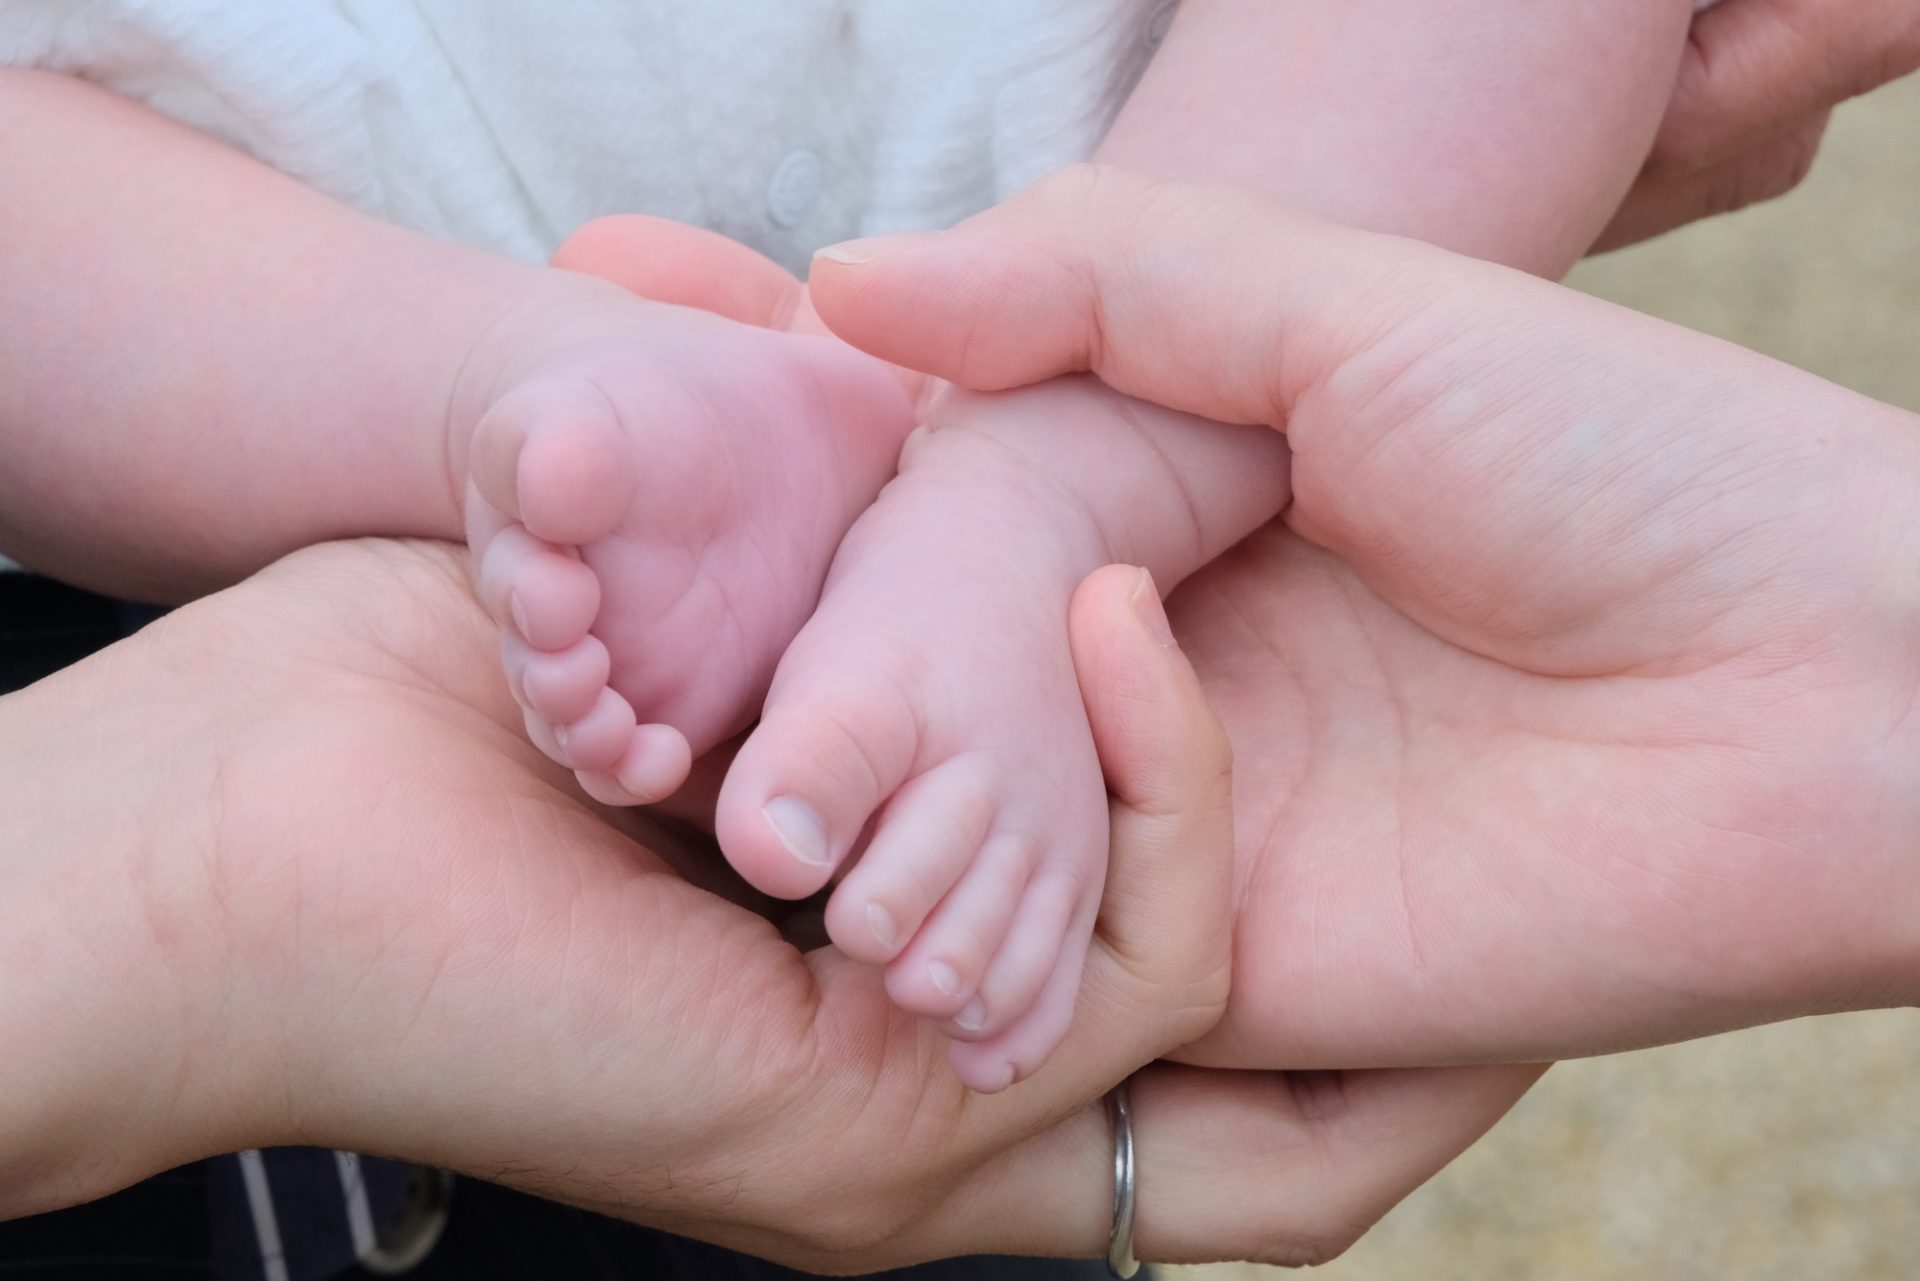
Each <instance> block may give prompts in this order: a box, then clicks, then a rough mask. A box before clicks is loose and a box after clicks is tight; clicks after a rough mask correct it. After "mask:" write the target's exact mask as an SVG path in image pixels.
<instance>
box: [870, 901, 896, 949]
mask: <svg viewBox="0 0 1920 1281" xmlns="http://www.w3.org/2000/svg"><path fill="white" fill-rule="evenodd" d="M867 928H868V929H870V930H872V931H873V937H874V938H875V939H876V940H877V941H878V942H879V944H880V946H881V947H884V948H886V949H888V950H889V951H891V950H892V948H893V941H894V939H896V938H898V937H899V928H898V927H897V926H895V925H894V923H893V913H892V912H889V911H888V910H887V909H886V908H884V907H881V906H880V905H879V904H878V903H869V904H867Z"/></svg>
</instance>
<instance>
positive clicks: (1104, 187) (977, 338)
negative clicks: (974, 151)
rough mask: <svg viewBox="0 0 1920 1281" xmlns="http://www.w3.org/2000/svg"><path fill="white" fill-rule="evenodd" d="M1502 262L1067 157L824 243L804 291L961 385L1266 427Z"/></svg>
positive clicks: (834, 321) (857, 336) (837, 325)
mask: <svg viewBox="0 0 1920 1281" xmlns="http://www.w3.org/2000/svg"><path fill="white" fill-rule="evenodd" d="M1502 277H1511V278H1512V279H1513V280H1515V281H1524V280H1526V279H1528V278H1526V277H1523V276H1521V275H1520V273H1517V272H1512V271H1507V270H1505V269H1502V268H1498V267H1492V266H1489V265H1487V264H1484V263H1474V262H1471V261H1469V260H1466V259H1461V258H1457V257H1455V256H1453V255H1449V254H1445V253H1442V252H1440V251H1438V250H1435V249H1432V248H1431V247H1429V246H1425V245H1418V244H1416V243H1415V242H1413V241H1407V240H1400V239H1397V238H1395V237H1390V236H1382V235H1376V234H1371V233H1366V232H1359V231H1353V230H1350V229H1348V228H1344V227H1340V226H1337V225H1335V224H1333V223H1329V222H1325V221H1323V220H1320V219H1316V218H1312V217H1309V216H1306V215H1303V214H1301V213H1298V212H1297V211H1295V210H1293V209H1292V208H1291V207H1290V206H1288V205H1286V204H1284V203H1282V202H1280V201H1277V200H1274V199H1271V198H1268V197H1265V196H1260V195H1257V194H1254V193H1252V192H1248V191H1245V190H1243V189H1240V188H1235V187H1226V186H1214V185H1209V184H1201V183H1186V182H1166V181H1161V180H1157V179H1153V178H1149V177H1147V176H1145V175H1142V174H1136V173H1132V172H1129V171H1126V170H1119V169H1112V168H1103V167H1095V166H1074V167H1072V168H1070V169H1066V170H1062V171H1060V172H1059V173H1056V174H1054V175H1052V176H1051V177H1048V178H1046V179H1043V180H1042V181H1041V182H1039V183H1038V184H1036V185H1035V186H1034V187H1032V188H1030V189H1029V190H1028V191H1027V192H1025V193H1023V194H1022V195H1020V196H1018V197H1015V198H1014V199H1013V200H1011V201H1008V202H1007V203H1005V204H1002V205H1000V206H998V207H996V208H994V209H991V210H989V211H987V212H986V213H983V214H980V215H977V216H976V217H973V218H970V219H968V220H967V221H965V222H963V223H961V224H959V225H958V226H956V227H954V228H952V229H951V230H948V231H945V232H939V233H923V234H913V235H905V236H897V237H885V238H880V239H873V240H862V241H851V242H848V243H847V244H845V245H838V246H834V247H832V248H829V249H827V250H824V251H822V253H821V255H820V256H819V257H818V258H817V259H816V260H815V263H814V272H813V286H812V287H813V291H814V304H815V306H816V307H817V308H818V309H819V311H820V315H821V317H822V318H823V319H824V320H825V321H826V322H827V324H828V325H829V326H830V327H831V328H832V329H833V330H834V331H835V332H836V333H838V334H840V335H841V336H842V337H843V338H846V339H847V340H848V341H850V342H852V343H853V344H854V345H856V346H859V347H862V348H864V349H866V350H868V351H871V352H873V353H874V354H875V355H877V356H880V357H882V358H883V359H886V360H891V361H894V362H895V363H898V364H904V365H908V366H910V367H913V368H917V369H924V370H926V371H927V372H928V373H931V374H934V375H936V376H939V377H942V378H946V379H949V380H951V381H954V382H957V383H960V384H962V385H963V386H968V387H976V388H982V389H998V388H1004V387H1013V386H1020V385H1024V384H1026V383H1032V382H1038V381H1040V380H1042V379H1045V378H1050V377H1053V376H1055V375H1057V374H1063V373H1069V372H1074V371H1079V370H1091V371H1092V372H1094V373H1096V374H1098V375H1099V376H1100V377H1101V378H1102V379H1103V380H1104V381H1105V382H1107V383H1108V384H1109V385H1111V386H1113V387H1114V388H1116V389H1117V390H1119V391H1123V392H1126V393H1128V394H1130V395H1134V396H1138V397H1141V398H1142V399H1145V400H1149V401H1153V402H1155V403H1157V404H1161V405H1166V406H1169V407H1171V408H1176V409H1184V410H1187V411H1188V412H1191V413H1196V414H1200V415H1202V416H1204V417H1208V418H1213V419H1217V420H1220V421H1225V422H1241V423H1256V422H1257V423H1278V422H1280V421H1281V420H1282V419H1283V418H1284V417H1285V410H1286V408H1287V407H1288V406H1289V405H1290V404H1291V403H1292V401H1293V399H1294V398H1295V397H1296V396H1297V395H1298V394H1299V393H1300V391H1301V390H1302V389H1304V388H1306V387H1308V386H1311V385H1312V384H1313V383H1314V382H1316V381H1318V380H1319V379H1321V378H1323V377H1324V376H1325V375H1326V374H1327V373H1329V372H1331V371H1332V370H1333V369H1334V368H1336V367H1337V366H1338V365H1339V364H1340V363H1341V361H1342V360H1344V359H1345V358H1347V357H1350V356H1352V355H1355V354H1357V353H1358V352H1360V351H1361V350H1363V349H1364V348H1365V347H1366V346H1367V345H1368V343H1369V342H1370V341H1371V339H1372V337H1373V335H1374V334H1375V333H1376V332H1377V331H1378V330H1379V329H1380V328H1381V327H1382V326H1387V327H1391V326H1392V325H1393V323H1394V322H1395V321H1396V320H1399V319H1404V318H1406V317H1410V316H1413V315H1416V314H1419V313H1421V312H1422V311H1423V310H1426V309H1427V308H1429V307H1432V308H1434V309H1435V310H1436V314H1439V313H1443V312H1445V310H1446V307H1447V306H1448V305H1450V304H1453V303H1455V302H1457V301H1460V300H1463V299H1470V298H1471V297H1472V296H1473V295H1474V294H1476V293H1477V292H1480V291H1481V290H1483V289H1484V288H1485V286H1486V285H1487V282H1489V281H1498V280H1499V279H1500V278H1502ZM1533 283H1534V284H1535V286H1536V287H1537V288H1541V289H1545V288H1548V286H1545V285H1541V284H1539V282H1533ZM1513 287H1515V288H1518V287H1520V286H1518V285H1515V286H1513ZM1452 314H1455V315H1457V313H1452Z"/></svg>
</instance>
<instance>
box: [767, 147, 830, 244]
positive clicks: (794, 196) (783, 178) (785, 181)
mask: <svg viewBox="0 0 1920 1281" xmlns="http://www.w3.org/2000/svg"><path fill="white" fill-rule="evenodd" d="M825 178H826V171H825V166H823V165H822V164H821V163H820V157H819V156H816V155H815V154H813V152H811V151H808V150H807V149H806V148H804V147H802V148H801V149H800V150H798V151H796V152H794V153H793V154H792V155H790V156H788V157H787V158H786V159H785V160H782V161H781V162H780V167H779V168H778V169H775V170H774V171H773V181H772V182H770V183H769V184H767V214H768V216H769V217H771V218H772V219H773V221H774V225H776V226H780V227H797V226H799V225H800V224H801V223H803V222H805V221H806V220H807V215H808V214H811V213H812V212H813V210H814V206H816V205H818V204H819V203H820V193H821V191H822V189H823V188H824V186H825Z"/></svg>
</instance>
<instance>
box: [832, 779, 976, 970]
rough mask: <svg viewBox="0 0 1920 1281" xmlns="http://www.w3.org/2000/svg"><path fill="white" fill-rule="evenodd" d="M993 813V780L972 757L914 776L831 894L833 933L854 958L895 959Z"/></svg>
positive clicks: (971, 853) (969, 856)
mask: <svg viewBox="0 0 1920 1281" xmlns="http://www.w3.org/2000/svg"><path fill="white" fill-rule="evenodd" d="M992 819H993V802H992V799H991V785H990V782H989V781H988V780H987V779H986V778H985V777H984V771H983V770H982V769H981V768H980V767H979V766H978V764H977V763H976V762H974V761H971V760H964V759H963V760H954V761H948V762H946V763H944V764H942V765H939V766H936V767H935V768H934V769H932V770H930V771H928V772H927V773H925V774H922V775H921V776H920V777H918V778H916V779H913V780H912V781H910V782H908V783H907V784H906V785H905V786H903V787H902V788H901V789H900V790H899V791H898V792H896V793H894V795H893V799H892V800H890V801H888V802H887V806H886V810H885V812H884V813H883V814H882V815H881V817H880V820H879V825H878V827H877V829H876V830H875V832H874V834H873V839H872V840H871V841H869V842H868V844H867V847H866V850H865V851H864V852H863V853H862V854H861V855H860V859H859V861H858V862H857V863H856V864H855V865H854V867H853V870H852V871H850V872H848V873H847V876H846V879H845V880H844V881H842V882H841V883H840V887H839V888H838V889H836V890H835V891H834V893H833V897H832V899H830V900H829V901H828V903H827V932H828V935H829V937H831V938H832V939H833V941H834V943H835V944H836V945H838V947H839V948H840V950H841V951H843V952H845V953H846V954H847V955H849V956H851V957H853V958H855V959H856V960H861V961H867V962H870V963H872V964H875V965H883V964H885V963H886V962H888V961H891V960H892V959H893V958H894V957H895V956H897V955H898V954H899V953H900V949H901V948H902V947H904V946H905V945H906V944H907V941H908V940H909V939H911V938H913V937H914V935H915V934H916V933H917V932H918V931H919V930H920V927H921V922H923V921H925V920H926V919H927V915H928V913H930V912H931V911H933V909H934V907H935V905H937V904H938V903H939V902H940V901H941V900H942V899H943V898H945V897H946V896H947V892H948V891H949V890H950V889H952V888H953V886H954V884H955V883H956V882H957V881H958V880H959V879H960V878H961V876H962V875H963V874H964V873H965V872H966V871H967V868H968V867H970V866H971V865H972V864H973V862H974V860H975V859H976V858H977V857H978V856H979V853H980V843H981V841H982V840H983V839H984V838H985V837H986V834H987V828H988V826H989V825H990V824H991V822H992Z"/></svg>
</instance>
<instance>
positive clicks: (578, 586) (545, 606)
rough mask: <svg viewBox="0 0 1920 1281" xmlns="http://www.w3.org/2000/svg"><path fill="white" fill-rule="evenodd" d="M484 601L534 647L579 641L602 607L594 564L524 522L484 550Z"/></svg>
mask: <svg viewBox="0 0 1920 1281" xmlns="http://www.w3.org/2000/svg"><path fill="white" fill-rule="evenodd" d="M479 578H480V588H479V590H480V601H481V603H482V604H483V605H485V606H486V608H487V611H488V612H489V613H491V614H492V615H493V617H494V619H495V620H496V621H497V622H499V623H500V624H501V626H503V627H511V628H513V630H514V632H515V633H516V634H517V635H518V636H519V637H520V638H521V639H522V640H524V641H525V642H526V643H527V644H528V645H529V646H530V647H532V648H533V649H537V650H550V651H551V650H563V649H566V648H568V647H569V646H572V645H576V644H578V643H579V642H580V640H581V639H582V638H583V637H584V636H586V634H587V629H588V628H590V627H592V626H593V619H594V616H595V615H596V614H598V613H599V612H600V580H599V578H598V577H597V576H596V575H595V574H594V572H593V571H592V570H591V569H588V568H587V567H586V566H585V565H583V564H581V563H580V562H579V561H578V560H576V559H574V558H573V557H571V556H568V555H566V554H564V553H563V552H561V551H560V549H559V548H557V547H555V546H553V545H552V544H551V543H547V542H543V541H542V540H540V539H537V538H535V537H533V536H532V535H531V534H529V533H528V532H527V531H526V530H525V529H523V528H521V527H519V526H517V525H516V526H510V527H508V528H506V529H503V530H501V531H500V533H499V534H498V535H496V536H495V537H494V539H493V541H492V542H490V543H488V544H487V549H486V551H485V552H483V553H482V554H481V556H480V575H479Z"/></svg>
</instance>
